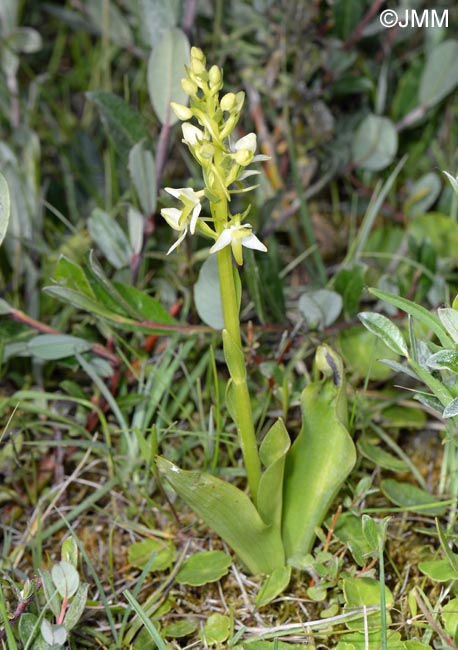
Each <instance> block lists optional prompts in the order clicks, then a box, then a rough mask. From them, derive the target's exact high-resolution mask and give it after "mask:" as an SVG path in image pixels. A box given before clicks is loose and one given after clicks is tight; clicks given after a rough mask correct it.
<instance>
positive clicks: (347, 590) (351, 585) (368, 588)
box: [342, 578, 394, 630]
mask: <svg viewBox="0 0 458 650" xmlns="http://www.w3.org/2000/svg"><path fill="white" fill-rule="evenodd" d="M342 587H343V593H344V598H345V608H346V609H347V610H348V611H354V610H355V609H361V608H362V607H364V606H366V607H370V606H371V605H378V606H380V583H379V581H378V580H375V579H374V578H344V580H343V581H342ZM393 600H394V599H393V594H392V593H391V591H390V590H389V589H388V587H386V586H385V602H386V604H387V609H388V608H389V607H392V606H393ZM386 617H387V624H390V623H391V616H390V613H389V612H388V611H387V612H386ZM345 625H346V626H347V627H348V628H349V629H350V630H362V629H363V628H364V625H365V622H364V620H362V619H361V620H356V621H346V622H345ZM367 625H368V627H369V630H370V629H371V628H373V627H375V626H377V627H378V626H379V625H380V612H373V613H371V612H369V613H368V615H367Z"/></svg>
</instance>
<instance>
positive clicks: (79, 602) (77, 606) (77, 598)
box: [63, 582, 89, 632]
mask: <svg viewBox="0 0 458 650" xmlns="http://www.w3.org/2000/svg"><path fill="white" fill-rule="evenodd" d="M88 590H89V585H88V584H87V582H82V583H81V584H80V586H79V587H78V589H77V591H76V594H75V595H74V596H73V598H72V600H71V603H70V605H69V606H68V609H67V611H66V613H65V618H64V621H63V626H64V627H65V629H66V630H67V631H68V632H70V630H72V629H73V628H74V627H75V625H76V624H77V623H78V621H79V620H80V618H81V616H82V615H83V612H84V610H85V607H86V601H87V592H88Z"/></svg>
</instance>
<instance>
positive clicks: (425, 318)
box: [369, 288, 453, 348]
mask: <svg viewBox="0 0 458 650" xmlns="http://www.w3.org/2000/svg"><path fill="white" fill-rule="evenodd" d="M369 291H370V293H372V295H374V296H375V297H376V298H379V299H380V300H384V301H385V302H387V303H388V304H389V305H394V306H395V307H397V308H398V309H402V310H403V311H405V312H406V313H407V314H410V315H411V316H413V317H414V318H416V319H417V320H419V321H420V323H423V324H424V325H426V327H428V328H429V329H430V330H431V331H432V332H434V334H436V336H437V338H438V339H439V340H440V342H441V343H442V345H443V346H444V347H446V348H450V347H452V346H453V341H452V339H451V338H450V337H449V336H448V334H447V332H446V331H445V328H444V327H443V326H442V324H441V322H440V320H439V319H438V318H437V316H434V314H431V312H429V311H428V310H427V309H425V308H424V307H422V306H421V305H417V304H416V303H415V302H412V301H411V300H407V299H406V298H402V297H401V296H397V295H396V294H395V293H391V292H390V291H383V290H382V289H372V288H371V289H369Z"/></svg>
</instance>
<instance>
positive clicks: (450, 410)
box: [442, 398, 458, 419]
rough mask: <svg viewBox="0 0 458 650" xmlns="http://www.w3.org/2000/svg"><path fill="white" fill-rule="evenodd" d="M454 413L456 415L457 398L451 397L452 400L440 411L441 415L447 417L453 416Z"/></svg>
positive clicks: (457, 410) (457, 412)
mask: <svg viewBox="0 0 458 650" xmlns="http://www.w3.org/2000/svg"><path fill="white" fill-rule="evenodd" d="M456 415H458V398H455V399H452V401H451V402H449V403H448V404H447V406H446V407H445V409H444V411H443V413H442V417H443V418H447V419H448V418H454V417H455V416H456Z"/></svg>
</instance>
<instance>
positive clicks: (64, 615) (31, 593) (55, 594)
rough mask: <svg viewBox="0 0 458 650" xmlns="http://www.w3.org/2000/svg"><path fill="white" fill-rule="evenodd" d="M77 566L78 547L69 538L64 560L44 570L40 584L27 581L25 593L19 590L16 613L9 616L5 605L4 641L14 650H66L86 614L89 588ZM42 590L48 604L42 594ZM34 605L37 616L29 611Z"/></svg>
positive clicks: (65, 542) (63, 548) (63, 549)
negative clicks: (76, 627)
mask: <svg viewBox="0 0 458 650" xmlns="http://www.w3.org/2000/svg"><path fill="white" fill-rule="evenodd" d="M77 564H78V546H77V544H76V542H75V540H74V539H73V537H67V539H65V540H64V542H63V543H62V548H61V560H60V561H59V562H56V563H55V564H53V566H52V567H51V568H50V569H49V570H48V569H40V571H39V574H40V577H39V579H38V580H37V581H36V582H32V581H30V580H27V581H26V582H25V583H24V585H23V587H22V589H16V591H17V601H18V602H17V605H16V608H15V610H14V612H13V613H11V614H9V615H8V614H6V607H5V603H4V602H2V603H1V604H2V607H1V614H2V618H3V625H4V629H3V630H0V639H1V638H3V637H6V638H7V639H8V643H9V647H11V650H13V648H24V649H26V648H27V649H28V650H48V649H52V650H58V649H59V648H62V647H64V646H66V644H67V641H68V638H69V634H70V632H71V630H72V629H73V628H74V627H75V626H76V624H77V623H78V621H79V620H80V618H81V616H82V614H83V612H84V608H85V606H86V600H87V593H88V588H89V585H88V584H87V583H85V582H81V580H80V576H79V573H78V569H77ZM41 589H42V591H43V593H44V596H45V601H44V602H42V601H41V599H40V598H39V594H38V592H39V591H40V590H41ZM32 604H33V606H34V608H35V610H36V613H32V612H28V611H27V609H28V607H29V605H30V606H32ZM5 615H6V616H5ZM16 623H17V626H16V625H15V624H16ZM16 634H17V637H18V642H16Z"/></svg>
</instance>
